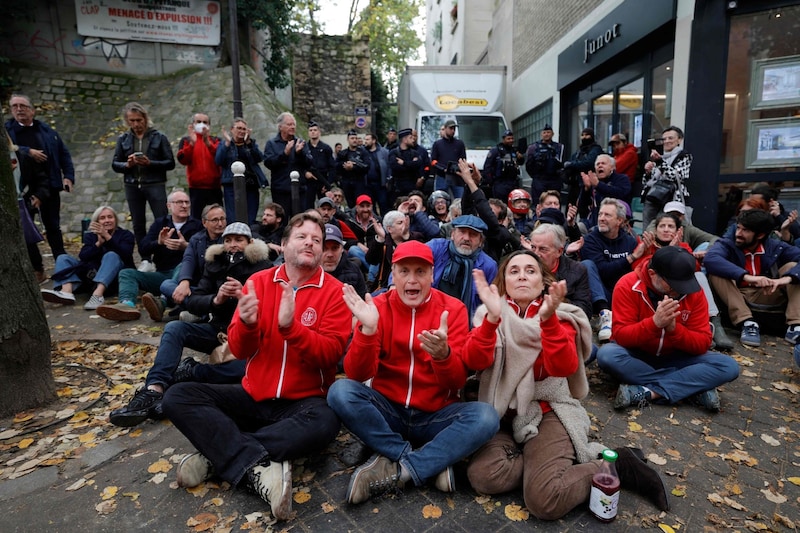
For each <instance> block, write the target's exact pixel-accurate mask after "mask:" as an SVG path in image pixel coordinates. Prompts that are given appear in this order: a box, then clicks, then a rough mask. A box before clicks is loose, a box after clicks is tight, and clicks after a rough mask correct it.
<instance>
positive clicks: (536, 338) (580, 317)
mask: <svg viewBox="0 0 800 533" xmlns="http://www.w3.org/2000/svg"><path fill="white" fill-rule="evenodd" d="M556 314H557V316H558V318H559V320H561V321H563V322H568V323H569V324H571V325H572V327H573V328H574V329H575V331H576V332H577V333H576V347H577V351H578V370H577V371H576V372H575V373H574V374H572V375H571V376H569V377H567V378H560V377H549V378H546V379H544V380H542V381H535V379H534V375H533V364H534V363H535V362H536V359H537V358H538V357H539V354H540V353H541V350H542V331H541V327H540V322H541V319H540V318H539V316H538V315H537V316H535V317H533V318H527V319H525V318H520V317H519V316H518V315H517V314H516V313H515V312H514V310H513V309H512V308H511V306H509V305H508V303H506V302H505V301H504V302H503V310H502V313H501V321H500V325H499V326H498V329H497V342H496V344H495V358H494V363H493V364H492V367H491V368H489V369H487V370H485V371H483V372H482V373H481V376H480V388H479V391H478V399H479V400H480V401H483V402H487V403H489V404H491V405H492V406H493V407H494V408H495V410H496V411H497V413H498V415H499V416H500V418H503V416H505V414H506V412H507V411H508V410H509V409H515V410H516V411H517V416H515V417H514V420H513V422H512V425H513V432H514V440H515V441H516V442H518V443H520V444H522V443H525V442H527V441H529V440H530V439H532V438H534V437H535V436H536V435H538V434H539V423H540V422H541V421H542V409H541V406H540V404H539V401H540V400H543V401H547V402H548V403H549V404H550V407H551V408H552V409H553V412H555V414H556V416H557V417H558V419H559V421H560V422H561V424H562V425H563V426H564V429H566V431H567V434H568V435H569V437H570V440H571V441H572V445H573V446H574V447H575V452H576V454H577V458H578V461H579V462H580V463H585V462H588V461H591V460H592V459H596V458H597V454H598V453H600V452H602V450H603V449H604V447H603V446H602V444H600V443H599V442H589V438H588V437H589V431H590V427H591V422H590V420H589V416H588V415H587V414H586V410H585V409H584V408H583V406H582V405H581V403H580V401H579V399H580V398H583V397H585V396H586V395H587V394H588V393H589V382H588V380H587V379H586V369H585V367H584V361H585V360H586V359H587V358H588V357H589V355H590V354H591V350H592V329H591V325H590V324H589V319H587V318H586V314H585V313H584V312H583V311H581V310H580V308H578V307H576V306H574V305H572V304H567V303H562V304H561V305H559V307H558V309H557V311H556ZM485 316H486V307H485V306H483V305H482V306H480V307H479V308H478V311H477V312H476V313H475V324H476V325H478V324H480V323H481V322H482V321H483V319H484V318H485Z"/></svg>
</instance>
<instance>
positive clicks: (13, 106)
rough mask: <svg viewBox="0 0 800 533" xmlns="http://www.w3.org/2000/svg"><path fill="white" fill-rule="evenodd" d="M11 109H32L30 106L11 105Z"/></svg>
mask: <svg viewBox="0 0 800 533" xmlns="http://www.w3.org/2000/svg"><path fill="white" fill-rule="evenodd" d="M11 109H31V106H29V105H28V104H11Z"/></svg>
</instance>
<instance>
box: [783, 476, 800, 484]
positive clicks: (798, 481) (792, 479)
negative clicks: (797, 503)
mask: <svg viewBox="0 0 800 533" xmlns="http://www.w3.org/2000/svg"><path fill="white" fill-rule="evenodd" d="M786 479H788V480H789V481H790V482H792V483H794V484H795V485H800V477H796V476H793V477H787V478H786Z"/></svg>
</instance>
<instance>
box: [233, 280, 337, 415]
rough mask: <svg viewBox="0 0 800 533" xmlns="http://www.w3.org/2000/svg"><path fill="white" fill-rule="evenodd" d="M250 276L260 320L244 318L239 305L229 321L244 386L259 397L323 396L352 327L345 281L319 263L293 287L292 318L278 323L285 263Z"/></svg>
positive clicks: (254, 397)
mask: <svg viewBox="0 0 800 533" xmlns="http://www.w3.org/2000/svg"><path fill="white" fill-rule="evenodd" d="M249 281H252V282H253V284H254V285H255V294H256V295H257V296H258V301H259V306H258V321H257V322H256V323H255V324H245V323H244V322H242V320H241V319H240V318H239V309H238V308H237V309H236V313H235V314H234V315H233V320H231V325H230V327H228V343H229V345H230V348H231V351H232V352H233V353H234V354H235V355H236V356H237V357H238V358H240V359H247V370H246V371H245V376H244V378H243V379H242V386H243V387H244V389H245V390H246V391H247V392H248V393H249V394H250V396H252V397H253V399H254V400H256V401H262V400H269V399H273V398H286V399H289V400H296V399H301V398H308V397H311V396H320V397H323V398H324V397H325V395H326V394H327V393H328V388H329V387H330V386H331V384H332V383H333V380H334V379H335V377H336V363H337V362H338V361H339V359H340V358H341V357H342V354H343V353H344V347H345V343H346V342H347V338H348V337H349V336H350V331H351V328H352V314H351V313H350V310H349V309H348V308H347V304H345V303H344V299H343V298H342V283H341V282H340V281H339V280H337V279H336V278H334V277H333V276H331V275H330V274H327V273H326V272H324V271H323V270H322V267H318V270H317V272H316V273H315V274H314V275H313V276H312V277H311V278H310V279H309V280H308V281H307V282H306V283H305V284H304V285H301V286H300V287H297V289H296V290H295V303H294V305H295V313H294V316H295V318H294V322H293V323H292V325H291V326H289V327H287V328H279V327H278V319H277V316H278V309H279V306H280V302H281V295H282V294H283V289H282V283H281V281H284V282H288V278H287V276H286V269H285V267H284V265H281V266H278V267H274V268H270V269H269V270H262V271H260V272H256V273H255V274H253V275H252V276H250V278H249ZM243 290H244V291H245V292H246V289H243Z"/></svg>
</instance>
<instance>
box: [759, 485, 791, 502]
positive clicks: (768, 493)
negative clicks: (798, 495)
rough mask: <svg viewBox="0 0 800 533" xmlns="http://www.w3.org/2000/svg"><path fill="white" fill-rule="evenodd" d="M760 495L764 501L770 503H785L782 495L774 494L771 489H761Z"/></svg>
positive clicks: (784, 497)
mask: <svg viewBox="0 0 800 533" xmlns="http://www.w3.org/2000/svg"><path fill="white" fill-rule="evenodd" d="M761 494H763V495H764V497H765V498H766V499H768V500H769V501H771V502H772V503H785V502H786V496H784V495H783V494H779V493H777V492H775V491H774V490H772V487H770V488H767V489H761Z"/></svg>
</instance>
